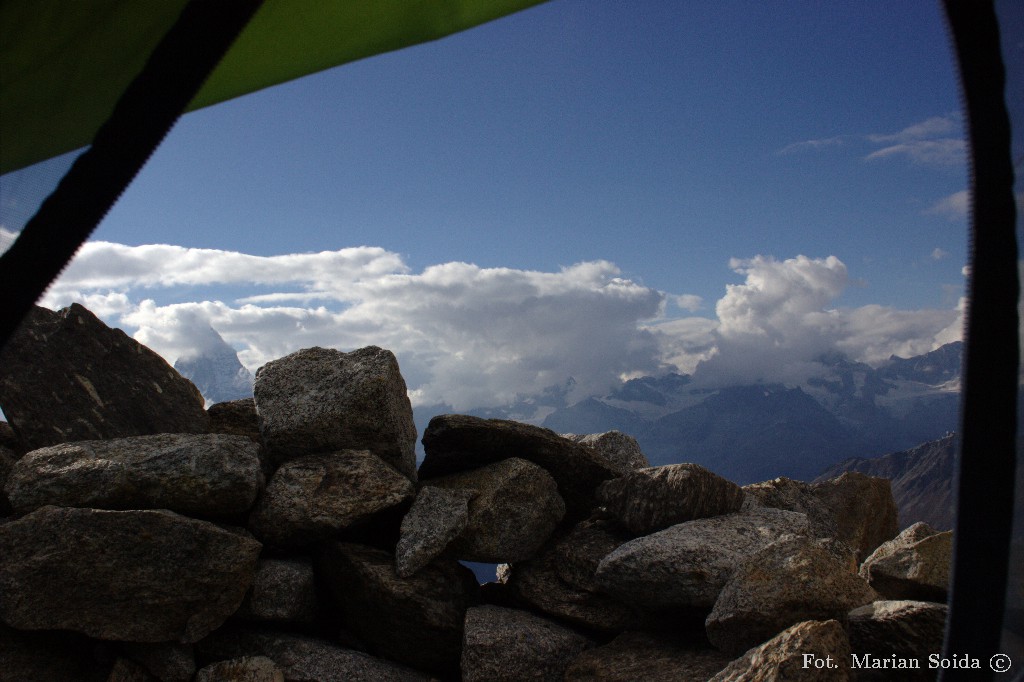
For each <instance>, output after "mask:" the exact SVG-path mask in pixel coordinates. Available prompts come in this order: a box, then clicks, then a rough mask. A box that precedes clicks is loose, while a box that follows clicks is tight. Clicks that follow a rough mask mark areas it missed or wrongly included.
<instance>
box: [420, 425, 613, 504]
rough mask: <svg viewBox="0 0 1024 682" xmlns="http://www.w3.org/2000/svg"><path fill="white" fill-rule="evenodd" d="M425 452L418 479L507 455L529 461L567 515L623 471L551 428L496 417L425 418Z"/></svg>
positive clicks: (432, 476)
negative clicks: (547, 479)
mask: <svg viewBox="0 0 1024 682" xmlns="http://www.w3.org/2000/svg"><path fill="white" fill-rule="evenodd" d="M423 449H424V451H425V453H426V456H425V458H424V460H423V464H422V465H421V466H420V477H421V478H423V479H424V480H427V479H431V478H436V477H438V476H444V475H446V474H451V473H455V472H457V471H465V470H467V469H476V468H478V467H481V466H484V465H485V464H490V463H492V462H497V461H500V460H503V459H508V458H510V457H519V458H521V459H525V460H528V461H530V462H533V463H534V464H536V465H537V466H539V467H542V468H543V469H545V470H546V471H547V472H548V473H549V474H551V476H552V478H554V479H555V482H556V483H557V484H558V493H559V494H560V495H561V496H562V499H564V500H565V504H566V508H567V516H569V517H570V518H572V519H573V520H579V519H584V518H586V517H587V516H589V515H590V511H591V509H592V508H593V506H594V489H595V488H597V486H598V484H599V483H601V481H605V480H607V479H609V478H615V477H616V476H619V475H621V474H623V473H624V472H625V469H624V468H623V467H621V466H618V465H615V464H612V463H611V462H609V461H608V460H607V459H605V458H604V457H603V456H601V455H600V454H598V453H597V452H595V451H594V449H593V448H590V447H587V446H585V445H580V444H579V443H573V442H572V441H570V440H567V439H565V438H562V437H561V436H559V435H558V434H557V433H555V432H554V431H551V430H549V429H544V428H541V427H539V426H532V425H530V424H521V423H519V422H513V421H506V420H502V419H481V418H479V417H471V416H468V415H457V414H445V415H440V416H437V417H434V418H433V419H431V420H430V424H429V425H428V426H427V429H426V431H425V432H424V433H423Z"/></svg>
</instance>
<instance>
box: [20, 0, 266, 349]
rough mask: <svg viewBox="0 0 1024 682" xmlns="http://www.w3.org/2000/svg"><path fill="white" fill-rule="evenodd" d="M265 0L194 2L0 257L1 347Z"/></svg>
mask: <svg viewBox="0 0 1024 682" xmlns="http://www.w3.org/2000/svg"><path fill="white" fill-rule="evenodd" d="M261 4H262V0H191V1H190V2H189V3H188V5H186V6H185V8H184V9H183V10H182V13H181V15H180V16H179V17H178V20H177V21H176V22H175V24H174V25H173V26H172V27H171V29H170V30H169V31H168V32H167V34H166V35H165V36H164V37H163V38H162V39H161V41H160V43H159V44H158V45H157V46H156V48H155V49H154V50H153V53H152V54H151V55H150V57H149V59H148V61H147V62H146V65H145V67H143V69H142V71H141V72H140V73H139V75H138V76H136V78H135V79H134V80H133V81H132V83H131V84H130V85H129V86H128V88H127V89H126V90H125V92H124V94H123V95H122V96H121V98H120V99H119V100H118V102H117V104H116V105H115V107H114V110H113V112H112V113H111V115H110V118H108V119H107V121H106V122H105V123H104V124H103V125H102V126H101V127H100V129H99V131H97V133H96V136H95V138H94V139H93V142H92V145H91V146H90V147H89V149H87V150H86V151H85V152H84V153H83V154H82V155H81V156H80V157H79V158H78V159H77V160H76V161H75V163H74V165H72V167H71V169H70V170H69V171H68V172H67V174H66V175H65V176H64V177H63V178H62V179H61V181H60V184H58V186H57V188H56V189H55V190H54V192H53V193H52V194H51V195H50V196H49V197H47V198H46V200H45V201H43V203H42V205H41V206H40V207H39V210H38V211H37V212H36V214H35V215H34V216H33V217H32V218H31V219H30V220H29V221H28V223H26V225H25V227H24V228H23V229H22V231H21V234H20V235H19V236H18V239H17V240H16V241H15V242H14V244H12V245H11V247H10V248H9V249H8V250H7V252H6V253H4V254H3V255H2V256H0V291H4V292H5V299H6V300H5V301H4V304H3V308H2V310H0V349H2V348H3V346H4V345H6V343H7V341H8V339H10V337H11V335H12V334H13V333H14V332H15V330H16V329H17V327H18V325H19V324H20V323H21V320H22V319H24V317H25V316H26V315H27V314H28V313H29V311H31V309H32V306H33V305H34V304H35V303H36V301H37V300H39V298H40V297H41V296H42V295H43V293H45V291H46V288H47V287H48V286H49V285H50V284H51V283H52V282H53V281H54V280H56V279H57V277H58V276H59V275H60V273H61V271H63V269H64V268H65V267H66V266H67V264H68V263H69V262H70V261H71V259H72V257H74V255H75V252H77V251H78V249H79V248H80V247H81V246H82V244H84V243H85V241H86V240H87V239H88V238H89V235H90V234H92V232H93V230H95V229H96V226H97V225H99V223H100V221H101V220H102V219H103V217H104V216H105V215H106V214H107V212H108V211H109V210H110V208H111V207H112V206H113V205H114V203H115V202H116V201H117V199H118V198H119V197H120V196H121V194H122V193H123V192H124V190H125V189H126V188H127V187H128V185H129V184H130V183H131V181H132V180H133V179H134V178H135V176H136V175H137V174H138V172H139V170H141V169H142V167H143V166H144V165H145V163H146V161H147V160H148V159H149V157H150V156H151V155H152V153H153V151H154V150H156V148H157V147H158V146H159V144H160V142H161V141H162V140H163V139H164V137H165V136H166V135H167V133H168V132H170V130H171V127H172V126H173V125H174V123H175V121H177V120H178V118H179V117H180V116H181V114H182V113H183V112H184V111H185V109H186V107H187V106H188V104H189V102H191V101H192V99H193V98H194V97H195V95H196V93H197V92H198V91H199V89H200V88H201V87H202V85H203V83H204V82H205V81H206V79H207V77H208V76H209V75H210V73H211V72H212V71H213V69H214V68H215V67H216V66H217V64H218V63H219V62H220V60H221V59H222V58H223V56H224V55H225V54H226V53H227V50H228V48H229V47H230V46H231V44H232V43H233V42H234V41H235V38H237V37H238V35H239V34H240V33H241V32H242V29H243V28H245V26H246V24H248V22H249V20H250V19H251V18H252V16H253V14H255V12H256V10H257V9H258V8H259V7H260V5H261Z"/></svg>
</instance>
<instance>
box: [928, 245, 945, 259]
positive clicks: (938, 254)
mask: <svg viewBox="0 0 1024 682" xmlns="http://www.w3.org/2000/svg"><path fill="white" fill-rule="evenodd" d="M931 255H932V260H942V259H943V258H949V251H945V250H944V249H940V248H939V247H937V246H936V247H935V248H934V249H932V254H931Z"/></svg>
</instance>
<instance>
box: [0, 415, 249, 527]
mask: <svg viewBox="0 0 1024 682" xmlns="http://www.w3.org/2000/svg"><path fill="white" fill-rule="evenodd" d="M262 488H263V472H262V470H261V468H260V458H259V446H258V445H256V444H255V443H253V442H252V441H251V440H249V439H248V438H242V437H239V436H227V435H221V434H170V433H165V434H159V435H154V436H135V437H133V438H116V439H113V440H90V441H78V442H76V443H64V444H62V445H53V446H50V447H47V448H41V449H39V450H33V451H32V452H29V453H28V454H26V455H25V456H24V457H22V458H21V459H20V460H18V462H17V464H16V465H15V466H14V468H13V470H12V471H11V475H10V477H9V479H8V481H7V485H6V488H5V490H6V492H7V496H8V498H9V499H10V501H11V504H12V505H13V506H14V508H15V510H17V511H19V512H27V511H30V510H32V509H38V508H39V507H43V506H46V505H56V506H59V507H91V508H96V509H170V510H172V511H176V512H180V513H182V514H188V515H190V516H200V517H208V516H214V517H216V516H230V515H234V514H244V513H246V512H248V510H249V509H250V508H251V507H252V505H253V503H254V502H255V501H256V496H257V495H258V494H259V492H260V490H261V489H262Z"/></svg>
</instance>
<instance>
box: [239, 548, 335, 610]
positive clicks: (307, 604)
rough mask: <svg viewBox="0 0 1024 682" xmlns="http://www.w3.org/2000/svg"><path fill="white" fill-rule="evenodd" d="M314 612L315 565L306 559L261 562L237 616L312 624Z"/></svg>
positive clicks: (261, 560) (264, 560) (263, 560)
mask: <svg viewBox="0 0 1024 682" xmlns="http://www.w3.org/2000/svg"><path fill="white" fill-rule="evenodd" d="M315 613H316V585H315V584H314V582H313V564H312V563H310V562H309V561H308V560H305V559H260V562H259V563H258V564H257V565H256V576H255V577H254V578H253V581H252V587H251V588H249V592H248V593H247V594H246V595H245V600H244V601H243V602H242V606H241V607H240V608H239V609H238V612H237V614H236V615H238V616H240V617H242V618H247V619H253V620H263V621H279V622H284V623H310V622H312V621H313V617H314V615H315Z"/></svg>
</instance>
